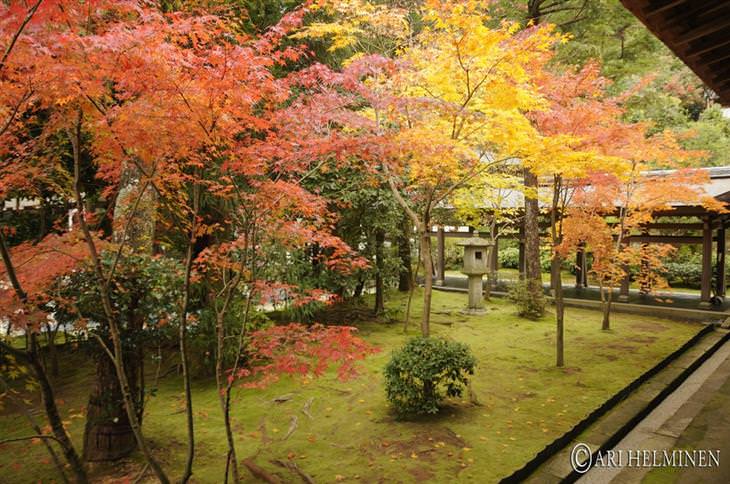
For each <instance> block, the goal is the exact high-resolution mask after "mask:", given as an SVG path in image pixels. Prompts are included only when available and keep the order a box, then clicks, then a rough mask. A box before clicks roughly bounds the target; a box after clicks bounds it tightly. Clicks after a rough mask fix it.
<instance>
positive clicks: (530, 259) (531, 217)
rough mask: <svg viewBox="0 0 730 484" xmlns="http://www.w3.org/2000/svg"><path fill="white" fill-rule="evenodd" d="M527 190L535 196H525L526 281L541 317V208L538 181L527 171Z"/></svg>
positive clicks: (532, 302)
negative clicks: (538, 199)
mask: <svg viewBox="0 0 730 484" xmlns="http://www.w3.org/2000/svg"><path fill="white" fill-rule="evenodd" d="M525 188H527V189H528V190H532V191H534V192H535V196H534V197H533V196H529V195H530V194H529V193H528V194H526V195H525V280H526V282H527V291H528V297H530V299H531V300H532V301H531V306H532V307H535V308H539V311H538V312H539V313H540V314H539V315H536V316H538V317H539V316H540V315H541V314H542V312H543V310H544V304H543V302H542V301H543V297H542V270H541V268H540V227H539V216H540V207H539V206H538V202H537V197H536V194H537V189H538V181H537V176H535V175H534V174H533V173H532V172H530V171H529V170H525Z"/></svg>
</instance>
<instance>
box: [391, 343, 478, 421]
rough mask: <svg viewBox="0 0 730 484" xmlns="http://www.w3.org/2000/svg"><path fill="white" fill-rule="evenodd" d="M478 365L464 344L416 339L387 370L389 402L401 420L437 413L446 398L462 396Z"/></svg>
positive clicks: (398, 352) (402, 350) (398, 353)
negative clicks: (470, 376) (412, 416)
mask: <svg viewBox="0 0 730 484" xmlns="http://www.w3.org/2000/svg"><path fill="white" fill-rule="evenodd" d="M475 365H476V360H475V358H474V356H473V355H472V354H471V351H470V350H469V347H468V346H466V345H465V344H463V343H457V342H454V341H447V340H444V339H437V338H425V337H417V338H413V339H411V340H410V341H408V342H407V343H406V345H405V346H404V347H403V348H401V349H400V350H398V351H396V352H394V353H393V356H392V358H391V359H390V362H389V363H388V364H387V365H386V367H385V390H386V393H387V397H388V401H389V402H390V403H391V405H393V408H394V409H395V411H396V413H397V414H398V415H399V416H401V417H404V416H408V415H424V414H434V413H437V412H438V410H439V404H440V403H441V401H442V400H443V399H444V398H446V397H458V396H461V394H462V392H463V390H464V386H465V385H466V384H467V381H468V375H473V374H474V366H475Z"/></svg>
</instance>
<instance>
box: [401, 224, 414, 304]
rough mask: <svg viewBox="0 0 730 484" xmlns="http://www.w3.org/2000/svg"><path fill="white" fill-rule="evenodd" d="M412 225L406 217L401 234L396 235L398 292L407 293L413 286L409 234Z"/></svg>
mask: <svg viewBox="0 0 730 484" xmlns="http://www.w3.org/2000/svg"><path fill="white" fill-rule="evenodd" d="M412 227H413V223H412V222H411V219H410V217H408V215H406V216H404V217H403V221H402V223H401V229H402V230H401V232H400V233H399V234H398V257H399V258H400V271H399V273H398V290H399V291H401V292H408V291H410V290H411V286H412V284H413V267H412V265H411V234H412V233H413V230H411V229H412Z"/></svg>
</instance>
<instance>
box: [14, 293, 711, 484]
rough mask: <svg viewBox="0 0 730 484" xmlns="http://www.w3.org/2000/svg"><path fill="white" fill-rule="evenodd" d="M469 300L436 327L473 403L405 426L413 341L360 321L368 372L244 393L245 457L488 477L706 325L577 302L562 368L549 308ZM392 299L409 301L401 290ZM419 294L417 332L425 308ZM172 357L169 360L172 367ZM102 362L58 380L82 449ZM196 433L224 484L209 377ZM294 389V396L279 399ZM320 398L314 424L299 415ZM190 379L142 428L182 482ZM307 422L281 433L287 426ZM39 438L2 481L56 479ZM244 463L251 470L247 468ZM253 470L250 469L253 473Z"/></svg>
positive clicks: (214, 477) (389, 472) (198, 394)
mask: <svg viewBox="0 0 730 484" xmlns="http://www.w3.org/2000/svg"><path fill="white" fill-rule="evenodd" d="M465 304H466V295H464V294H453V293H442V292H436V293H434V300H433V317H432V332H433V333H434V335H435V336H443V337H447V338H453V339H455V340H459V341H463V342H465V343H467V344H469V345H470V346H471V348H472V350H473V351H474V353H475V355H476V356H477V358H478V361H479V363H478V368H477V373H476V375H475V376H474V379H473V385H472V386H473V392H474V395H475V397H476V399H477V400H478V404H476V403H473V402H472V401H470V399H469V398H465V399H464V400H456V401H450V402H448V405H447V406H446V407H445V408H444V409H443V411H442V412H441V413H440V414H439V415H438V416H434V417H429V418H423V419H419V420H416V421H410V422H403V421H398V420H396V419H395V417H394V415H393V414H392V412H391V411H390V409H389V408H388V404H387V402H386V400H385V395H384V390H383V377H382V368H383V367H384V365H385V363H386V361H387V360H388V358H389V355H390V353H391V351H392V350H393V349H394V348H397V347H398V346H400V345H401V344H402V343H403V342H404V341H405V339H406V337H407V336H405V335H404V334H403V332H402V325H401V324H400V323H392V324H385V323H363V324H360V325H359V328H360V334H361V335H362V336H363V337H364V338H365V339H367V341H369V342H370V343H372V344H374V345H376V346H378V347H380V348H381V350H382V351H381V352H380V353H379V354H377V355H375V356H373V357H371V358H369V359H368V360H367V361H366V362H365V363H364V364H363V371H362V374H361V376H360V377H358V378H357V379H354V380H351V381H348V382H345V383H341V382H338V381H337V380H336V378H335V377H334V376H333V375H327V376H325V377H323V378H320V379H317V380H308V381H301V380H293V379H286V380H282V381H280V382H278V383H276V384H274V385H272V386H270V387H269V388H267V389H265V390H243V389H241V390H239V391H238V392H237V393H236V396H235V401H234V403H233V416H234V425H235V432H236V439H237V445H238V455H239V458H241V459H242V458H245V457H249V456H253V455H256V462H257V463H258V464H259V465H260V466H262V467H264V468H266V469H267V470H268V471H270V472H275V473H278V474H279V475H280V477H281V478H282V479H283V480H284V481H285V482H297V481H298V478H297V477H296V476H295V475H294V474H292V473H290V471H288V470H284V469H282V468H280V467H277V466H275V465H273V464H272V462H271V461H272V460H276V459H280V460H287V459H291V460H292V461H294V462H296V464H297V465H298V466H299V467H300V468H301V469H302V470H303V471H305V472H306V473H308V474H309V475H310V476H312V477H313V478H314V479H315V480H316V481H317V482H336V481H340V480H342V481H350V482H355V481H363V482H380V481H383V482H417V481H429V482H448V481H449V480H452V481H453V480H458V481H459V482H490V481H495V480H497V479H499V478H500V477H503V476H505V475H508V474H509V473H511V472H512V471H513V470H515V469H516V468H518V467H520V466H521V465H523V464H524V463H525V462H526V461H527V460H528V459H530V458H531V457H532V456H534V454H535V453H536V452H538V451H539V450H540V449H542V448H543V447H544V446H545V445H546V444H547V443H549V442H551V441H552V440H553V439H555V438H556V437H558V436H559V435H560V434H562V433H563V432H565V431H566V430H568V429H569V428H570V427H571V426H572V425H574V424H575V423H576V422H577V421H579V420H580V419H582V418H583V417H584V416H585V415H586V414H588V413H589V412H590V411H591V410H593V409H594V408H595V407H597V406H598V405H600V404H601V403H602V402H603V401H604V400H605V399H606V398H608V397H609V396H611V395H612V394H613V393H615V392H616V391H617V390H619V389H620V388H622V387H623V386H625V385H626V384H627V383H628V382H629V381H631V380H632V379H634V378H636V377H637V376H639V375H640V374H641V373H642V372H643V371H645V370H646V369H648V368H650V367H651V366H653V365H654V364H656V363H657V362H658V361H659V360H661V359H662V358H663V357H664V356H666V355H667V354H669V353H670V352H672V351H673V350H675V349H676V348H677V347H679V346H680V345H681V344H682V343H684V342H685V341H687V340H688V339H689V338H690V337H691V336H692V335H694V334H695V333H696V332H697V331H698V330H699V329H700V327H699V325H697V324H689V323H680V322H671V321H666V320H660V319H656V318H649V317H643V316H642V317H640V316H634V315H625V314H617V315H614V317H613V328H614V329H613V330H611V331H609V332H604V331H601V329H600V314H599V313H598V312H595V311H589V310H580V309H573V308H568V309H567V319H566V367H565V368H564V369H557V368H555V366H554V358H555V355H554V336H555V332H554V322H553V320H552V319H551V316H552V315H548V316H547V317H546V318H545V319H544V320H542V321H538V322H531V321H526V320H522V319H520V318H518V317H517V316H515V314H514V309H513V307H512V306H511V305H510V304H509V303H508V302H506V301H503V300H494V301H492V302H489V303H488V304H487V307H488V308H489V312H488V313H487V314H486V315H482V316H465V315H462V314H461V313H460V312H459V311H460V309H461V308H462V307H463V306H465ZM388 305H389V308H391V309H394V310H395V309H397V308H402V307H403V305H404V297H403V296H402V295H393V297H392V299H391V300H390V301H389V304H388ZM420 309H421V304H420V299H419V298H418V295H416V297H415V298H414V307H413V312H412V314H413V320H412V321H413V322H412V327H411V331H410V333H411V334H415V331H416V330H417V325H418V317H419V315H420ZM172 363H173V362H171V361H169V362H166V367H167V366H169V365H172ZM91 370H92V367H91V365H90V364H89V363H84V361H83V359H82V356H81V355H79V354H72V355H68V356H66V357H65V359H64V376H63V378H61V379H60V380H59V382H58V383H57V385H56V386H57V388H58V393H59V397H60V398H61V399H62V400H63V405H62V411H63V413H64V415H65V416H66V418H67V420H68V422H69V429H70V431H71V433H72V435H73V438H74V440H75V442H76V443H77V444H78V445H79V448H80V444H81V436H82V433H83V418H81V417H69V416H70V415H74V414H78V413H79V411H80V409H81V408H82V407H83V406H84V405H85V403H86V398H87V391H88V387H89V385H90V382H91V380H90V377H91ZM193 391H194V394H193V398H194V405H195V415H196V421H195V424H196V429H197V434H196V438H197V454H196V460H195V467H194V471H195V474H194V481H195V482H211V483H213V482H221V481H222V473H223V468H224V462H225V460H224V459H225V438H224V434H223V427H222V422H221V415H220V410H219V407H218V400H217V396H216V392H215V384H214V381H213V379H212V378H207V379H201V380H198V381H195V382H194V388H193ZM287 394H290V395H291V399H290V400H288V401H286V402H285V403H281V404H275V403H273V399H274V398H276V397H278V396H282V395H287ZM310 398H314V403H313V405H312V408H311V414H312V416H313V419H312V420H310V419H309V418H307V417H306V416H305V415H304V414H303V413H302V411H301V410H302V407H303V405H304V403H305V402H306V401H307V400H308V399H310ZM2 412H3V413H0V435H2V436H7V437H11V436H21V435H28V434H29V433H30V430H29V429H28V427H27V425H26V424H25V422H24V421H23V420H22V419H21V418H20V417H19V416H18V415H16V414H13V413H12V412H11V410H10V409H9V408H7V409H5V410H4V411H2ZM182 412H183V407H182V386H181V382H180V380H179V378H178V377H175V376H171V377H168V378H165V379H164V380H163V381H162V382H161V385H160V391H159V392H158V394H157V396H156V397H154V398H153V399H152V400H151V401H150V403H149V405H148V410H147V413H146V415H145V421H144V430H145V433H146V435H147V438H148V439H149V440H150V442H151V444H152V447H153V449H154V452H155V454H156V455H157V456H158V457H159V458H160V460H161V461H162V463H163V466H164V467H165V468H166V469H167V470H168V472H169V473H170V474H171V476H172V477H173V478H175V477H179V475H180V472H181V469H182V463H183V459H184V451H185V442H186V440H185V427H184V414H183V413H182ZM295 416H296V417H297V420H298V427H297V429H296V430H295V431H294V432H293V434H292V435H291V436H290V437H289V438H288V439H286V440H285V439H284V436H285V435H286V433H287V431H288V429H289V426H290V422H291V420H292V418H293V417H295ZM46 459H47V456H46V454H45V451H44V449H43V448H42V446H41V445H32V444H29V443H23V444H12V447H11V446H10V445H8V446H6V447H5V448H4V449H2V450H1V451H0V475H2V476H3V478H2V480H3V482H31V481H38V480H42V481H43V482H51V480H52V478H53V476H54V472H53V469H52V467H51V466H50V465H49V464H45V463H43V462H44V461H45V460H46ZM139 462H140V461H139V458H135V460H132V461H130V462H126V463H120V464H118V465H116V466H114V468H113V469H112V468H98V467H97V468H94V469H93V470H92V472H94V473H95V475H96V476H101V475H104V474H108V475H111V476H113V477H114V478H120V477H121V476H123V475H131V476H134V475H136V472H138V470H139V469H140V468H141V465H140V463H139ZM245 472H246V471H245V470H244V473H245ZM245 475H246V476H247V477H248V474H247V473H246V474H245Z"/></svg>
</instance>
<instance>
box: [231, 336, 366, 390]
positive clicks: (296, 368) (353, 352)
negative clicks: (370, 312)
mask: <svg viewBox="0 0 730 484" xmlns="http://www.w3.org/2000/svg"><path fill="white" fill-rule="evenodd" d="M356 332H357V328H354V327H351V326H323V325H321V324H315V325H312V326H310V327H307V326H305V325H303V324H297V323H291V324H288V325H285V326H272V327H270V328H266V329H261V330H258V331H255V332H254V333H252V334H251V336H250V340H249V344H248V348H247V350H248V351H247V356H248V366H247V367H246V368H241V369H238V370H235V369H234V371H233V373H231V374H229V378H234V377H235V378H238V379H240V380H241V384H242V386H243V387H245V388H262V387H265V386H267V385H269V384H271V383H273V382H275V381H278V380H279V379H280V377H281V376H283V375H292V376H296V375H299V376H302V377H310V376H312V377H319V376H322V375H323V374H324V372H325V371H326V370H327V369H328V368H329V367H330V366H332V365H337V377H338V378H339V379H340V380H341V381H346V380H349V379H351V378H354V377H356V376H357V375H358V368H357V364H356V363H357V362H358V361H361V360H364V359H365V358H366V357H368V356H369V355H372V354H375V353H377V352H379V351H380V350H379V349H378V348H376V347H374V346H372V345H369V344H368V343H366V342H365V341H364V340H363V339H361V338H359V337H357V336H355V333H356Z"/></svg>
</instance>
